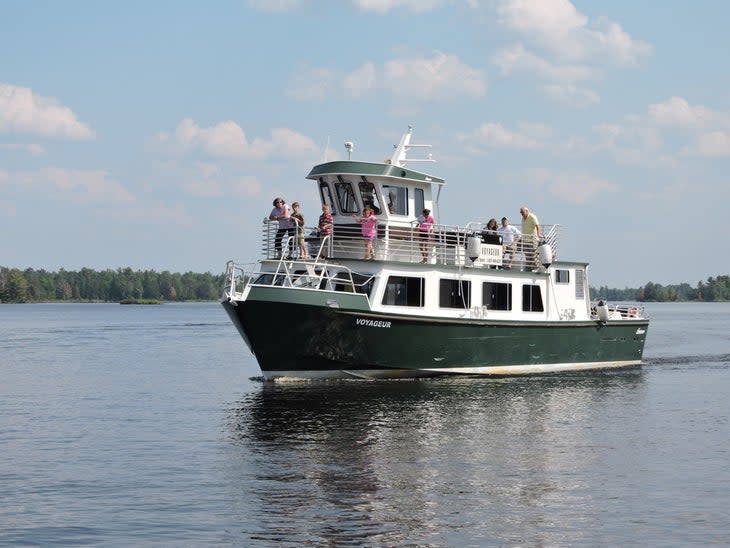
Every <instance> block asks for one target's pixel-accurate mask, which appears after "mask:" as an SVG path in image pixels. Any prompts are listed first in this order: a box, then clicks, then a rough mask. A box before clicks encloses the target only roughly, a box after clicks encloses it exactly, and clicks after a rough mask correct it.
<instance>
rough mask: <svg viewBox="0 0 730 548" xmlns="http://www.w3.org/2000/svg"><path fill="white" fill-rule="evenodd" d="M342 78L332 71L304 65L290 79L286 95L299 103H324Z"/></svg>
mask: <svg viewBox="0 0 730 548" xmlns="http://www.w3.org/2000/svg"><path fill="white" fill-rule="evenodd" d="M340 78H341V76H340V75H338V74H337V73H336V72H335V71H333V70H331V69H327V68H313V67H310V66H308V65H304V66H302V67H300V68H299V70H298V71H297V72H296V73H295V74H294V75H292V77H291V78H290V79H289V83H288V84H287V88H286V90H285V93H286V94H287V95H288V96H289V97H293V98H294V99H297V100H299V101H322V100H324V99H325V98H326V97H327V96H328V95H329V94H330V93H331V92H332V91H333V90H334V88H335V83H336V82H337V80H338V79H340Z"/></svg>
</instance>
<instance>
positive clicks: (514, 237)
mask: <svg viewBox="0 0 730 548" xmlns="http://www.w3.org/2000/svg"><path fill="white" fill-rule="evenodd" d="M497 232H499V233H500V234H501V235H502V249H503V251H502V253H503V255H502V264H504V262H505V261H506V260H507V255H509V263H507V266H506V267H505V268H512V263H513V262H514V260H515V255H516V253H517V242H519V241H520V236H521V234H520V231H519V229H518V228H517V227H516V226H512V225H511V224H509V221H508V220H507V217H502V226H500V227H499V228H498V229H497Z"/></svg>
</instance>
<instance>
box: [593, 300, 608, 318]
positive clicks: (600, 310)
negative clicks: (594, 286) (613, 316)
mask: <svg viewBox="0 0 730 548" xmlns="http://www.w3.org/2000/svg"><path fill="white" fill-rule="evenodd" d="M596 315H597V316H598V319H599V320H601V321H602V322H604V323H605V322H607V321H608V316H609V312H608V304H607V303H606V302H605V301H598V304H597V305H596Z"/></svg>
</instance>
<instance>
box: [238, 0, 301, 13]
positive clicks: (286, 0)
mask: <svg viewBox="0 0 730 548" xmlns="http://www.w3.org/2000/svg"><path fill="white" fill-rule="evenodd" d="M248 5H249V6H251V7H252V8H253V9H255V10H259V11H268V12H274V13H277V12H286V11H294V10H296V9H298V8H299V7H300V6H301V5H302V1H301V0H248Z"/></svg>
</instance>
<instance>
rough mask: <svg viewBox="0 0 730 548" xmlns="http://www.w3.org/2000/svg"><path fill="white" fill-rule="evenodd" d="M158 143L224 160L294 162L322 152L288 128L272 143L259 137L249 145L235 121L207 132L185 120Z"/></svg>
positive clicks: (277, 132) (278, 131)
mask: <svg viewBox="0 0 730 548" xmlns="http://www.w3.org/2000/svg"><path fill="white" fill-rule="evenodd" d="M157 140H158V142H160V143H162V144H164V145H168V146H170V147H172V149H174V150H180V151H185V150H202V151H204V152H205V153H207V154H209V155H210V156H214V157H221V158H240V159H251V160H264V159H266V158H268V157H270V156H273V155H276V156H278V157H281V158H293V157H302V156H307V155H309V156H311V155H315V154H316V153H317V151H318V147H317V145H315V144H314V142H313V141H312V139H310V138H309V137H306V136H305V135H302V134H300V133H297V132H296V131H293V130H291V129H287V128H276V129H272V130H271V138H270V139H262V138H260V137H257V138H256V139H254V140H253V141H252V142H249V140H248V138H247V137H246V134H245V132H244V131H243V129H242V128H241V127H240V126H239V125H238V124H236V123H235V122H233V121H231V120H227V121H225V122H221V123H219V124H218V125H216V126H213V127H210V128H203V127H200V126H198V125H197V124H196V123H195V122H194V121H193V120H192V119H190V118H185V119H184V120H182V121H181V122H180V123H179V124H178V126H177V128H175V130H174V131H173V132H172V133H160V134H159V135H158V136H157Z"/></svg>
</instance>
